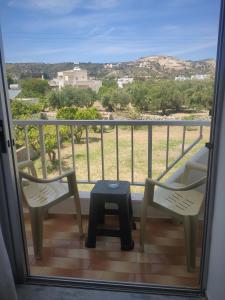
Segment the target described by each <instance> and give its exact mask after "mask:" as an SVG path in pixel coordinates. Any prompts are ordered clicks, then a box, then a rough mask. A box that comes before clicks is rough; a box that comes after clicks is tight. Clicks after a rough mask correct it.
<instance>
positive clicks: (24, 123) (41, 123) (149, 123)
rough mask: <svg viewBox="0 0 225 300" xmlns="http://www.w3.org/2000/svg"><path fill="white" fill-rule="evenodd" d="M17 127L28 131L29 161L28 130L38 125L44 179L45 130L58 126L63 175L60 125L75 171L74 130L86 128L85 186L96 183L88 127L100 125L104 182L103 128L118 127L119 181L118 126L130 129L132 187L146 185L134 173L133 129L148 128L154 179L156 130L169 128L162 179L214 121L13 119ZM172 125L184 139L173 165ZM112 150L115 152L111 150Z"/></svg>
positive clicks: (149, 167) (149, 163) (149, 161)
mask: <svg viewBox="0 0 225 300" xmlns="http://www.w3.org/2000/svg"><path fill="white" fill-rule="evenodd" d="M13 123H14V126H20V127H21V129H22V130H24V132H25V145H26V149H27V159H30V148H29V136H28V130H29V126H37V128H38V130H39V136H40V139H39V142H40V157H41V165H42V175H43V178H47V176H48V174H47V162H46V149H45V127H46V126H48V125H50V126H55V128H56V140H57V147H56V148H57V150H58V158H59V174H62V162H61V146H60V139H61V138H60V131H59V128H60V127H61V126H68V127H70V130H71V136H70V139H71V146H72V149H71V152H72V161H73V168H74V169H76V153H75V152H76V151H75V145H74V130H75V126H83V127H84V128H85V136H86V139H85V143H86V161H87V162H86V167H87V178H88V179H87V180H85V181H84V182H86V183H93V182H95V180H93V179H92V178H91V174H90V164H91V161H90V154H89V126H90V127H91V126H99V127H100V134H101V149H100V152H101V153H100V155H101V164H102V166H101V169H102V175H101V177H102V179H104V178H105V163H104V161H105V159H104V135H105V134H104V126H111V127H115V133H116V134H115V153H116V178H117V180H119V179H120V161H119V152H120V151H119V131H118V127H119V126H128V127H130V139H131V144H130V152H131V174H130V175H131V177H130V178H131V184H133V185H144V182H142V183H140V182H136V181H135V176H134V174H135V171H134V130H135V126H145V127H146V128H147V141H148V142H147V149H146V151H147V174H146V177H152V173H153V164H152V159H153V129H154V127H157V126H164V127H167V128H166V133H167V136H166V153H165V169H164V170H162V172H161V174H160V175H159V176H158V177H157V179H158V180H159V179H161V178H162V177H163V176H165V175H166V174H167V173H168V172H169V171H170V170H171V169H172V168H173V167H174V165H175V164H177V163H178V162H179V161H180V160H181V159H182V158H183V157H184V156H185V155H186V154H187V153H188V152H189V151H190V150H191V149H192V148H193V147H194V146H195V145H197V144H198V143H199V142H200V141H201V139H202V138H203V127H208V126H210V124H211V122H210V121H209V120H41V119H39V120H14V121H13ZM173 126H180V127H182V128H183V133H182V138H181V146H182V147H181V149H180V154H178V155H177V157H176V158H175V159H174V160H173V161H172V162H170V161H169V151H170V128H171V127H173ZM194 126H195V127H197V128H198V130H199V132H198V135H197V136H196V138H195V139H194V140H193V141H192V143H191V144H189V145H187V146H186V147H185V144H186V131H187V130H188V129H187V127H194ZM112 151H113V150H112ZM78 182H82V183H83V181H82V180H78Z"/></svg>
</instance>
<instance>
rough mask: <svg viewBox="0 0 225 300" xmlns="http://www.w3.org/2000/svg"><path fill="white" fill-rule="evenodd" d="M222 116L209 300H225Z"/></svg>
mask: <svg viewBox="0 0 225 300" xmlns="http://www.w3.org/2000/svg"><path fill="white" fill-rule="evenodd" d="M223 116H224V117H223V120H222V126H221V128H222V130H221V134H220V135H221V136H220V146H219V157H218V171H217V176H216V182H217V184H216V193H215V207H214V216H213V227H212V240H211V249H210V262H209V275H208V284H207V291H206V293H207V296H208V299H209V300H222V299H225V191H224V186H225V108H223Z"/></svg>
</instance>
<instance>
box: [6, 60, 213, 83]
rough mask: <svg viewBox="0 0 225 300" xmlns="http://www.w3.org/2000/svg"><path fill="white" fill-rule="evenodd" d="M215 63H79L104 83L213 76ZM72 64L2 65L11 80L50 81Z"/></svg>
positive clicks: (169, 61)
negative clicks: (31, 79) (125, 80)
mask: <svg viewBox="0 0 225 300" xmlns="http://www.w3.org/2000/svg"><path fill="white" fill-rule="evenodd" d="M215 65H216V62H215V60H214V59H212V58H206V59H201V60H181V59H178V58H176V57H174V56H169V55H168V56H167V55H152V56H145V57H140V58H138V59H136V60H132V61H127V62H118V63H91V62H88V63H83V62H81V63H79V66H80V68H82V69H87V70H88V74H89V76H92V77H95V78H99V79H104V78H118V77H124V76H130V77H134V78H168V79H172V78H173V79H174V77H176V76H191V75H194V74H208V75H209V76H210V77H213V76H214V73H215ZM74 66H75V64H74V63H73V62H62V63H39V62H38V63H36V62H33V63H6V70H7V74H8V75H9V76H11V77H13V78H14V79H23V78H28V77H41V75H42V74H44V76H45V78H47V79H51V78H53V77H55V76H56V75H57V72H59V71H64V70H69V69H72V68H73V67H74Z"/></svg>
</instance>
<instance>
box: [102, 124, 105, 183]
mask: <svg viewBox="0 0 225 300" xmlns="http://www.w3.org/2000/svg"><path fill="white" fill-rule="evenodd" d="M103 131H104V129H103V126H102V125H101V160H102V180H104V179H105V161H104V138H103V134H104V133H103Z"/></svg>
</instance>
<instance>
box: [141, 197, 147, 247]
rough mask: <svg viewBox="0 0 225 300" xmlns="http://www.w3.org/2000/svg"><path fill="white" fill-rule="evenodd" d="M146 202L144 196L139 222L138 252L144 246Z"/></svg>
mask: <svg viewBox="0 0 225 300" xmlns="http://www.w3.org/2000/svg"><path fill="white" fill-rule="evenodd" d="M147 209H148V203H147V200H146V199H145V198H144V199H143V201H142V205H141V222H140V252H144V246H145V231H146V229H145V226H146V215H147Z"/></svg>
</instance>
